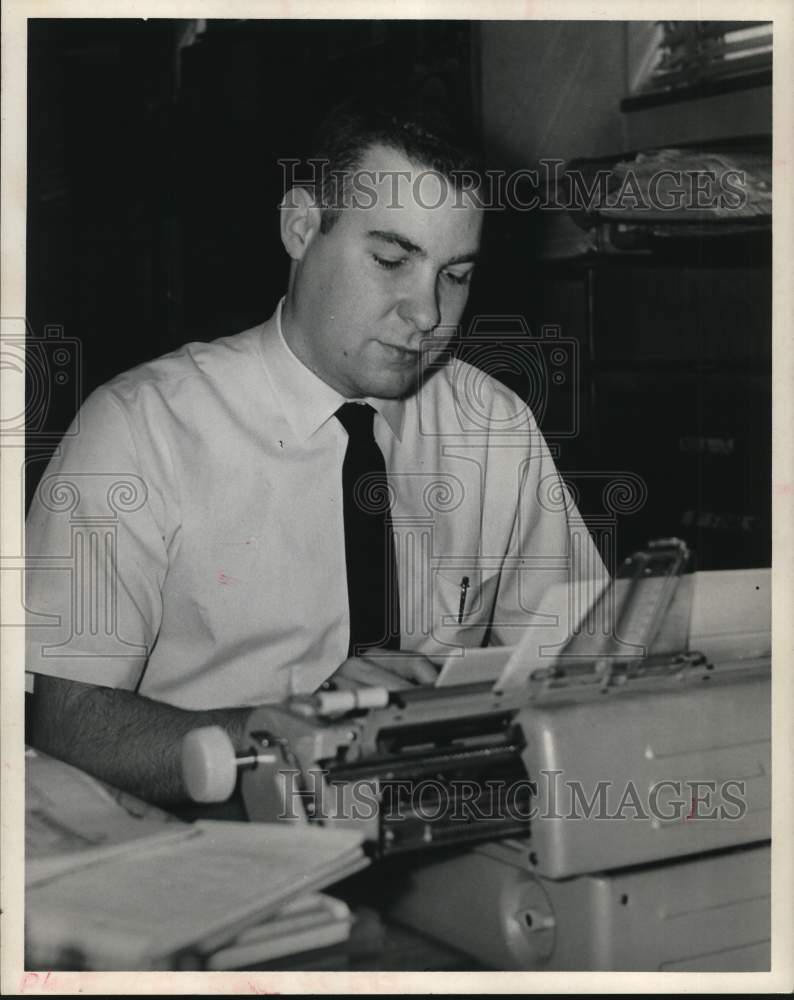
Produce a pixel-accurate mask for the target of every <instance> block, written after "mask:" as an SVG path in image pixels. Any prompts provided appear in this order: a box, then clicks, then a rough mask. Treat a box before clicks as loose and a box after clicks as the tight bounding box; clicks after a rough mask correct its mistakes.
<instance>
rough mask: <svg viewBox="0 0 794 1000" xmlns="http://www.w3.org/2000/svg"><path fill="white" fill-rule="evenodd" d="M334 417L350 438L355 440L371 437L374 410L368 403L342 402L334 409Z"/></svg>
mask: <svg viewBox="0 0 794 1000" xmlns="http://www.w3.org/2000/svg"><path fill="white" fill-rule="evenodd" d="M336 418H337V420H338V421H339V423H340V424H341V425H342V426H343V427H344V429H345V430H346V431H347V433H348V435H349V436H350V437H351V438H354V439H355V440H357V441H370V440H372V439H373V437H374V434H373V431H372V422H373V420H374V419H375V411H374V409H373V408H372V407H371V406H370V405H369V403H343V404H342V405H341V406H340V407H339V409H338V410H337V411H336Z"/></svg>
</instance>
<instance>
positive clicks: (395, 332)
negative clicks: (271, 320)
mask: <svg viewBox="0 0 794 1000" xmlns="http://www.w3.org/2000/svg"><path fill="white" fill-rule="evenodd" d="M359 170H360V171H362V173H361V174H359V181H360V184H361V190H360V193H359V195H358V197H357V198H356V199H355V203H354V204H352V205H350V207H344V208H342V209H341V211H340V213H339V216H338V218H337V220H336V222H335V224H334V226H333V228H332V229H331V231H330V232H329V233H326V234H323V233H321V232H319V231H317V230H316V227H315V229H314V231H313V232H312V234H311V237H310V239H309V240H308V241H307V245H306V248H305V250H304V251H303V252H302V253H301V255H300V257H299V259H297V262H296V265H295V271H294V282H293V286H292V289H291V294H290V295H289V296H288V302H287V308H286V310H285V322H284V333H285V336H286V338H287V340H288V342H289V344H290V346H291V347H292V349H293V350H294V351H295V353H296V354H297V356H298V357H299V358H300V359H301V360H302V361H303V362H304V364H306V365H307V366H308V367H309V368H311V369H312V371H314V372H315V374H317V375H318V376H319V377H320V378H321V379H323V381H325V382H326V383H328V385H330V386H332V387H333V388H335V389H336V390H337V391H338V392H340V393H341V394H342V395H343V396H346V397H348V398H357V397H363V396H375V397H379V398H386V399H388V398H395V397H400V396H404V395H406V394H407V393H410V392H412V391H413V390H414V389H415V388H416V385H417V379H418V377H419V374H420V371H419V359H420V346H421V344H422V341H423V340H424V339H425V338H428V337H429V336H430V335H431V334H432V333H433V331H436V333H435V338H436V340H437V343H438V350H437V351H436V350H434V351H433V353H434V354H435V353H438V352H440V351H441V350H442V349H443V348H444V346H445V345H446V343H447V341H448V340H449V337H450V336H451V335H452V333H453V332H454V328H455V326H456V325H457V323H458V322H459V320H460V317H461V315H462V313H463V309H464V307H465V305H466V300H467V298H468V294H469V280H470V277H471V272H472V269H473V267H474V258H475V256H476V253H477V250H478V248H479V242H480V230H481V227H482V211H481V210H480V209H478V208H476V207H475V206H474V205H472V204H471V202H470V200H469V199H467V198H466V197H464V196H463V195H462V194H461V193H459V192H456V191H455V189H454V187H453V186H452V184H451V183H450V182H449V181H447V180H446V178H443V177H442V176H441V175H440V174H436V173H431V172H429V171H428V170H427V169H426V168H424V167H421V166H417V165H416V164H414V163H412V162H411V161H409V160H407V159H406V158H405V157H404V156H403V155H402V154H400V153H398V152H396V151H395V150H393V149H390V148H388V147H384V146H373V147H372V148H371V149H370V150H369V151H368V152H367V154H366V156H365V157H364V159H363V161H362V163H361V166H360V168H359ZM398 172H403V175H402V176H399V174H398ZM293 256H295V255H294V254H293Z"/></svg>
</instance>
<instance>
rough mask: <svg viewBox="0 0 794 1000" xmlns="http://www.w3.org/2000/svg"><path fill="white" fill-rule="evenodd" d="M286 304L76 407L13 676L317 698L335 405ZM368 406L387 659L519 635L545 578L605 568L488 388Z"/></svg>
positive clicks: (468, 385) (332, 518)
mask: <svg viewBox="0 0 794 1000" xmlns="http://www.w3.org/2000/svg"><path fill="white" fill-rule="evenodd" d="M280 308H281V307H280V306H279V310H277V312H276V314H275V315H274V316H273V317H272V318H271V319H270V320H269V321H267V322H266V323H264V324H262V325H260V326H258V327H255V328H253V329H251V330H248V331H246V332H244V333H241V334H238V335H236V336H232V337H227V338H223V339H221V340H217V341H214V342H213V343H210V344H205V343H194V344H188V345H186V346H185V347H182V348H180V349H179V350H178V351H175V352H174V353H173V354H170V355H167V356H166V357H163V358H160V359H158V360H156V361H153V362H150V363H148V364H144V365H142V366H140V367H138V368H136V369H134V370H132V371H130V372H127V373H125V374H123V375H121V376H119V377H118V378H115V379H113V380H112V381H111V382H109V383H108V384H107V385H105V386H103V387H101V388H100V389H97V390H96V391H95V392H94V393H93V394H92V395H91V396H90V397H89V399H88V400H87V401H86V402H85V404H84V406H83V407H82V409H81V411H80V413H79V415H78V418H77V420H76V422H75V424H74V425H73V427H72V429H71V432H70V433H68V434H67V435H66V437H65V438H64V441H63V444H62V446H61V449H60V453H59V454H58V455H56V457H55V458H54V459H53V461H52V462H51V463H50V466H49V467H48V469H47V472H46V473H45V475H44V477H43V478H42V481H41V484H40V486H39V489H38V491H37V494H36V497H35V499H34V501H33V504H32V507H31V511H30V514H29V518H28V528H27V539H28V571H27V606H28V609H29V613H30V618H29V628H28V640H29V645H28V662H27V669H28V670H29V671H32V672H33V673H45V674H54V675H57V676H61V677H65V678H70V679H74V680H80V681H84V682H88V683H95V684H100V685H105V686H108V687H121V688H128V689H131V690H137V691H139V692H140V693H141V694H144V695H147V696H149V697H151V698H155V699H158V700H161V701H164V702H169V703H171V704H174V705H179V706H182V707H184V708H210V707H213V708H214V707H221V706H231V705H251V704H258V703H265V702H273V701H278V700H280V699H282V698H283V697H285V696H286V695H287V694H289V693H293V692H308V691H312V690H314V689H316V688H317V687H318V686H319V685H320V684H321V683H322V681H323V680H324V679H325V678H327V677H328V676H329V675H330V674H331V673H332V672H333V671H334V670H335V669H336V668H337V667H338V665H339V664H340V663H341V662H342V661H343V660H344V659H345V657H346V653H347V646H348V629H349V623H348V603H347V585H346V572H345V540H344V526H343V513H342V471H341V470H342V462H343V459H344V453H345V449H346V446H347V435H346V432H345V430H344V429H343V427H342V426H341V424H340V423H339V421H338V420H336V419H333V414H334V412H335V411H336V409H337V408H338V407H339V406H340V405H341V404H342V403H343V402H345V400H344V399H343V398H342V397H341V396H340V395H339V394H338V393H337V392H336V391H335V390H333V389H332V388H330V387H329V386H328V385H326V384H325V383H324V382H322V381H321V380H320V379H319V378H317V376H315V375H314V374H313V373H312V372H311V371H309V369H308V368H306V367H305V366H304V365H303V364H302V363H301V362H300V361H299V360H298V359H297V358H296V357H295V356H294V355H293V354H292V352H291V350H290V349H289V347H288V346H287V344H286V341H285V340H284V337H283V334H282V332H281V328H280ZM367 402H369V403H371V405H372V406H373V407H374V408H375V409H376V411H377V415H376V417H375V436H376V439H377V441H378V444H379V445H380V447H381V450H382V451H383V454H384V458H385V461H386V468H387V470H388V474H389V486H390V490H391V492H392V522H393V526H394V532H395V543H396V545H395V547H396V555H397V564H398V576H399V587H400V614H401V645H402V648H403V649H411V650H420V651H423V652H427V653H438V652H444V651H450V650H452V651H454V650H456V649H459V648H460V647H461V646H477V645H481V644H483V642H484V641H490V642H491V643H494V642H496V643H501V644H513V643H514V642H517V641H518V639H519V638H520V635H521V630H522V629H523V628H524V627H526V626H527V625H528V624H531V622H532V620H533V611H535V610H536V609H537V607H538V605H539V603H540V599H541V597H542V595H543V593H544V591H545V590H546V588H547V587H548V586H549V585H551V584H552V583H556V582H560V581H586V580H591V579H592V580H595V579H596V578H598V577H599V576H600V575H601V574H602V573H603V565H602V563H601V560H600V558H599V556H598V554H597V551H596V549H595V547H594V546H593V544H592V541H591V540H590V536H589V534H588V532H587V530H586V528H585V527H584V525H583V524H582V522H581V519H580V517H579V515H578V512H577V511H576V509H575V508H574V507H573V506H572V504H571V502H570V498H569V497H568V496H567V494H565V492H564V491H561V490H560V483H559V479H558V476H557V473H556V470H555V467H554V464H553V461H552V459H551V457H550V455H549V452H548V449H547V447H546V444H545V442H544V441H543V438H542V437H541V435H540V432H539V431H538V429H537V426H536V424H535V422H534V419H533V417H532V415H531V414H530V412H529V410H528V409H527V408H526V406H525V405H524V403H523V402H522V401H521V400H520V399H519V398H518V397H517V396H516V395H515V394H514V393H512V392H510V390H508V389H506V388H505V387H503V386H502V385H501V384H500V383H499V382H497V381H495V380H494V379H492V378H490V377H489V376H487V375H485V374H483V373H482V372H480V371H479V370H477V369H475V368H473V367H471V366H469V365H467V364H465V363H462V362H460V361H457V360H455V361H449V362H448V363H446V364H443V365H441V366H440V367H439V370H437V371H436V372H435V373H434V374H432V376H431V377H428V378H427V379H426V380H425V381H424V384H423V385H422V387H421V389H420V390H419V391H418V392H417V393H416V394H415V395H414V396H412V397H410V398H409V399H407V400H406V401H397V400H378V399H368V400H367ZM464 577H468V587H467V588H462V587H461V583H462V581H463V578H464ZM461 596H463V597H464V601H463V611H462V614H461Z"/></svg>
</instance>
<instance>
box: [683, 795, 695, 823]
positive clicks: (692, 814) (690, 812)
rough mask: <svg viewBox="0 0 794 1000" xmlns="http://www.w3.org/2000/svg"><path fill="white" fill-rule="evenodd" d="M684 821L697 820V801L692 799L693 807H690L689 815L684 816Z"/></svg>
mask: <svg viewBox="0 0 794 1000" xmlns="http://www.w3.org/2000/svg"><path fill="white" fill-rule="evenodd" d="M684 819H697V809H696V808H695V799H694V798H693V799H692V805H691V806H690V807H689V813H688V814H687V815H686V816H684Z"/></svg>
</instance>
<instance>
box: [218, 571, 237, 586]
mask: <svg viewBox="0 0 794 1000" xmlns="http://www.w3.org/2000/svg"><path fill="white" fill-rule="evenodd" d="M239 582H240V581H239V579H238V578H237V577H236V576H229V574H228V573H223V572H221V573H218V583H222V584H223V586H224V587H228V586H229V585H230V584H235V583H239Z"/></svg>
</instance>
